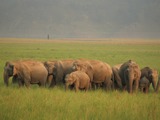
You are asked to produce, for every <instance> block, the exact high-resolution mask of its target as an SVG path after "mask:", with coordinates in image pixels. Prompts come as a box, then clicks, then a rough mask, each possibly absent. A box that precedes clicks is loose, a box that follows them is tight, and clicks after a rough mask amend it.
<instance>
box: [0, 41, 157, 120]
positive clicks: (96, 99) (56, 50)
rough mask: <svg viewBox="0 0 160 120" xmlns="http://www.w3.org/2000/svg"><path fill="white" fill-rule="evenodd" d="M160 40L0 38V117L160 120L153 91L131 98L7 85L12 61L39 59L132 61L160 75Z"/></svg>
mask: <svg viewBox="0 0 160 120" xmlns="http://www.w3.org/2000/svg"><path fill="white" fill-rule="evenodd" d="M159 46H160V41H159V40H141V39H137V40H129V39H128V40H126V39H124V40H123V39H93V40H92V39H80V40H77V39H75V40H74V39H71V40H69V39H63V40H32V39H0V75H1V77H0V111H1V112H0V119H1V120H8V119H12V120H18V119H23V120H29V119H42V120H45V119H46V120H48V119H54V120H59V119H68V120H75V119H86V120H89V119H93V120H94V119H95V120H97V119H102V120H105V119H109V120H113V119H122V120H125V119H127V120H135V119H137V120H142V119H149V120H150V119H153V120H159V118H160V114H159V113H160V109H159V108H160V104H159V103H160V93H158V94H155V93H154V92H153V89H152V87H151V88H150V92H149V94H143V93H140V92H138V93H137V94H132V95H130V94H128V93H127V92H120V91H108V92H106V91H104V90H102V89H98V90H95V91H88V92H86V93H85V92H83V91H82V92H81V91H80V92H78V93H75V92H74V91H67V92H65V90H64V86H56V87H55V88H53V89H49V88H39V87H38V86H37V85H32V86H31V88H30V89H27V88H18V85H13V84H12V83H11V81H10V85H9V87H5V85H4V82H3V67H4V64H5V62H6V61H10V60H19V59H34V60H40V61H47V60H55V59H56V60H61V59H77V58H88V59H96V60H101V61H104V62H107V63H109V64H110V65H111V66H113V65H115V64H119V63H123V62H125V61H127V60H129V59H132V60H134V61H136V62H137V63H138V64H139V65H140V67H141V68H142V67H145V66H149V67H151V68H155V69H157V70H158V71H159V72H160V64H159V60H160V47H159Z"/></svg>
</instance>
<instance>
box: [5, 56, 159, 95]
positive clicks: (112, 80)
mask: <svg viewBox="0 0 160 120" xmlns="http://www.w3.org/2000/svg"><path fill="white" fill-rule="evenodd" d="M3 77H4V83H5V84H6V86H8V85H9V78H10V77H12V82H13V83H18V85H19V87H21V86H24V85H25V86H26V87H27V88H28V87H29V86H30V85H31V84H38V85H39V86H43V87H45V86H46V85H47V84H49V87H50V88H52V87H54V86H55V85H60V84H62V85H65V90H67V89H68V88H70V89H75V91H78V90H85V91H87V90H89V89H97V88H103V89H105V90H113V89H117V90H122V91H123V90H127V91H128V92H129V93H132V92H134V91H138V90H140V91H142V92H144V93H148V91H149V87H150V84H152V86H153V89H154V91H155V92H158V91H159V88H160V79H158V71H157V70H155V69H151V68H150V67H144V68H142V69H140V67H139V65H138V64H137V63H136V62H134V61H132V60H128V61H126V62H124V63H122V64H119V65H115V66H112V67H111V66H110V65H109V64H107V63H105V62H102V61H98V60H88V59H77V60H53V61H45V62H40V61H35V60H18V61H9V62H6V63H5V67H4V73H3Z"/></svg>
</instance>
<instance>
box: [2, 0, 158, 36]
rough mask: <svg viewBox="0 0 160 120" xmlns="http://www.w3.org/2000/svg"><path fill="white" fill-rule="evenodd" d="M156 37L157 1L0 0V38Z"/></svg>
mask: <svg viewBox="0 0 160 120" xmlns="http://www.w3.org/2000/svg"><path fill="white" fill-rule="evenodd" d="M48 34H49V35H50V37H51V38H77V37H78V38H119V37H121V38H160V0H0V37H23V38H24V37H25V38H47V35H48Z"/></svg>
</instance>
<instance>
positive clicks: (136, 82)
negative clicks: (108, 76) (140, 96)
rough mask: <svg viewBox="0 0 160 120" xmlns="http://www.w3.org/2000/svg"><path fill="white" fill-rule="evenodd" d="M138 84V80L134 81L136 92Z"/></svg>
mask: <svg viewBox="0 0 160 120" xmlns="http://www.w3.org/2000/svg"><path fill="white" fill-rule="evenodd" d="M138 86H139V80H135V81H134V90H135V91H136V92H137V91H138Z"/></svg>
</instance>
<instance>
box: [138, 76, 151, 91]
mask: <svg viewBox="0 0 160 120" xmlns="http://www.w3.org/2000/svg"><path fill="white" fill-rule="evenodd" d="M149 86H150V82H149V80H148V79H147V78H146V77H143V78H141V79H140V81H139V89H140V91H142V92H144V93H148V91H149Z"/></svg>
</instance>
